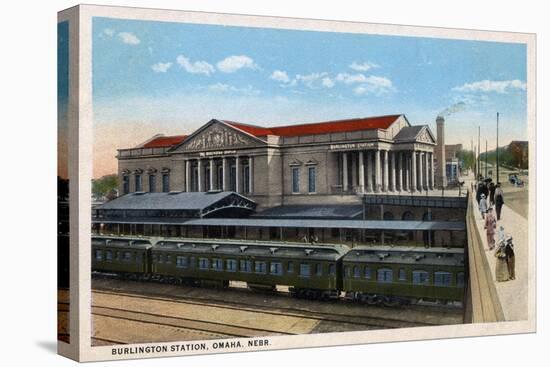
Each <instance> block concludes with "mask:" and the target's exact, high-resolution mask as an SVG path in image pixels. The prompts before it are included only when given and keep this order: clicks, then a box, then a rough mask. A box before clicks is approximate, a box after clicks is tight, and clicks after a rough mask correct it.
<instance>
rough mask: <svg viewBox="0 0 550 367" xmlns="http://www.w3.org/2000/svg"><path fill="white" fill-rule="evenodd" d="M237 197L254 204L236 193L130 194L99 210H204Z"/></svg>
mask: <svg viewBox="0 0 550 367" xmlns="http://www.w3.org/2000/svg"><path fill="white" fill-rule="evenodd" d="M232 195H237V196H239V197H241V198H243V199H245V200H248V201H250V202H251V203H254V202H253V201H251V200H250V199H247V198H245V197H244V196H242V195H240V194H237V193H236V192H228V191H221V192H211V193H210V192H146V193H130V194H126V195H124V196H121V197H119V198H116V199H114V200H112V201H109V202H107V203H105V204H103V205H100V206H98V207H97V209H100V210H105V209H115V210H202V209H204V208H206V207H209V206H211V205H213V204H215V203H216V202H218V201H220V200H222V199H225V198H226V197H228V196H232Z"/></svg>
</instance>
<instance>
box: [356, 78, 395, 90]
mask: <svg viewBox="0 0 550 367" xmlns="http://www.w3.org/2000/svg"><path fill="white" fill-rule="evenodd" d="M393 90H394V87H393V84H392V81H391V80H389V79H388V78H385V77H381V76H374V75H371V76H369V77H368V78H365V82H364V83H362V84H361V85H359V86H357V87H356V88H354V89H353V92H354V93H355V94H357V95H365V94H376V95H381V94H384V93H387V92H390V91H393Z"/></svg>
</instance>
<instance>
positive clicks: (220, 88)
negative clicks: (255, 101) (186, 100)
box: [207, 83, 260, 96]
mask: <svg viewBox="0 0 550 367" xmlns="http://www.w3.org/2000/svg"><path fill="white" fill-rule="evenodd" d="M207 89H208V90H210V91H212V92H218V93H225V92H233V93H240V94H245V95H250V96H254V95H258V94H260V91H259V90H257V89H255V88H254V87H252V86H251V85H247V86H246V87H243V88H238V87H235V86H232V85H229V84H225V83H216V84H211V85H209V86H208V87H207Z"/></svg>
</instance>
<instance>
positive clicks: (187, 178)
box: [185, 159, 191, 192]
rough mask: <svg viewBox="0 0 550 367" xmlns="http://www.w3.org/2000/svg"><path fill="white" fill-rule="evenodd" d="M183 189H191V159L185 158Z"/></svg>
mask: <svg viewBox="0 0 550 367" xmlns="http://www.w3.org/2000/svg"><path fill="white" fill-rule="evenodd" d="M185 191H187V192H190V191H191V161H190V160H189V159H186V160H185Z"/></svg>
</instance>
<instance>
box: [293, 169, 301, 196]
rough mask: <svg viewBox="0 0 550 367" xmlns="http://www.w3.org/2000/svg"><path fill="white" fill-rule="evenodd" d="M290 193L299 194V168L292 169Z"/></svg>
mask: <svg viewBox="0 0 550 367" xmlns="http://www.w3.org/2000/svg"><path fill="white" fill-rule="evenodd" d="M292 192H293V193H299V192H300V168H299V167H292Z"/></svg>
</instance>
